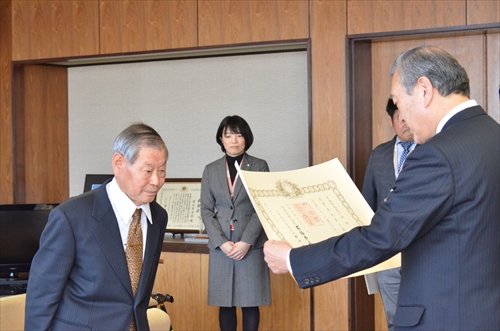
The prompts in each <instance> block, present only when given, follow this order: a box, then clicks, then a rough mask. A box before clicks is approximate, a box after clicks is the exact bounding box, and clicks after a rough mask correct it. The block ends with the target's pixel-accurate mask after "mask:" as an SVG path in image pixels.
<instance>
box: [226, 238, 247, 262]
mask: <svg viewBox="0 0 500 331" xmlns="http://www.w3.org/2000/svg"><path fill="white" fill-rule="evenodd" d="M220 249H221V250H222V252H223V253H224V254H226V256H227V257H228V258H230V259H234V260H242V259H243V258H244V257H245V256H246V255H247V253H248V250H249V249H250V245H249V244H247V243H246V242H243V241H238V242H237V243H233V242H232V241H226V242H225V243H224V244H222V245H221V246H220Z"/></svg>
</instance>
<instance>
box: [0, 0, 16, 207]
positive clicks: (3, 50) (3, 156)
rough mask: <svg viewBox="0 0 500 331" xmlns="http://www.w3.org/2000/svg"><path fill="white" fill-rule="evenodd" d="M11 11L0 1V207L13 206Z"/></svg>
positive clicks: (7, 3)
mask: <svg viewBox="0 0 500 331" xmlns="http://www.w3.org/2000/svg"><path fill="white" fill-rule="evenodd" d="M11 8H12V4H11V1H0V45H2V46H1V47H0V174H2V175H1V177H0V204H10V203H13V202H14V160H13V158H12V155H13V137H12V134H13V127H12V68H11V59H12V26H11V18H12V15H11V13H12V9H11Z"/></svg>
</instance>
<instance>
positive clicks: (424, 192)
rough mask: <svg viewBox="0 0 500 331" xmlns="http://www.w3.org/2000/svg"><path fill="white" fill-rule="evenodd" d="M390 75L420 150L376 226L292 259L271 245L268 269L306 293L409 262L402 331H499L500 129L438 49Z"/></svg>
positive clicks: (281, 245) (426, 49)
mask: <svg viewBox="0 0 500 331" xmlns="http://www.w3.org/2000/svg"><path fill="white" fill-rule="evenodd" d="M391 75H392V76H393V80H392V87H391V94H392V95H391V97H392V99H393V101H394V103H395V104H396V106H397V107H398V109H399V110H400V113H401V117H402V119H404V120H405V121H406V123H407V124H408V126H409V127H410V129H411V131H412V133H413V134H414V140H415V142H416V143H418V144H419V145H421V146H419V148H417V149H415V150H414V151H413V152H412V153H411V154H410V155H409V156H408V158H407V159H406V161H405V166H404V169H403V171H402V172H401V173H400V174H399V177H398V179H397V180H396V182H395V184H394V186H393V188H392V189H391V191H390V192H389V194H388V195H387V197H386V198H385V200H384V202H383V203H382V204H380V206H379V207H378V209H377V211H376V213H375V216H374V217H373V219H372V221H371V224H370V225H369V226H363V227H356V228H354V229H352V230H351V231H348V232H346V233H344V234H342V235H339V236H335V237H332V238H330V239H327V240H324V241H322V242H319V243H316V244H311V245H305V246H302V247H297V248H293V249H291V246H290V245H289V244H288V243H286V242H284V241H269V242H267V243H266V244H265V246H264V253H265V260H266V262H267V263H268V265H269V267H270V269H271V270H272V271H273V272H275V273H287V272H291V273H292V274H293V276H294V278H295V280H296V281H297V283H298V285H299V286H300V287H301V288H308V287H312V286H316V285H321V284H324V283H326V282H329V281H332V280H336V279H338V278H341V277H344V276H346V275H349V274H351V273H353V272H356V271H359V270H362V269H365V268H368V267H371V266H374V265H376V264H378V263H380V262H382V261H384V260H386V259H388V258H390V257H392V256H393V255H395V254H397V253H399V252H401V256H402V268H401V270H402V273H401V285H400V290H399V296H398V304H397V309H396V314H395V317H394V329H395V330H498V326H499V325H500V314H498V307H500V286H498V279H499V278H500V264H499V263H498V261H499V260H500V241H499V240H498V238H500V204H499V203H498V202H499V201H500V144H499V141H500V125H499V124H498V123H496V122H495V121H494V120H493V119H492V118H491V117H490V116H488V115H487V114H486V112H485V111H484V110H483V109H482V108H481V107H480V106H478V105H477V103H476V102H475V101H474V100H470V99H469V93H470V91H469V79H468V76H467V73H466V72H465V70H464V69H463V67H462V66H460V64H459V63H458V62H457V61H456V60H455V59H454V58H453V57H452V56H451V55H450V54H448V53H447V52H445V51H443V50H441V49H439V48H436V47H431V46H422V47H417V48H414V49H411V50H409V51H407V52H404V53H402V54H401V55H399V56H398V58H397V59H396V60H395V62H394V63H393V66H392V68H391Z"/></svg>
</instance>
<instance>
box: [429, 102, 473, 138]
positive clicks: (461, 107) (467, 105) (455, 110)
mask: <svg viewBox="0 0 500 331" xmlns="http://www.w3.org/2000/svg"><path fill="white" fill-rule="evenodd" d="M474 106H477V102H476V100H467V101H465V102H462V103H461V104H459V105H458V106H456V107H455V108H453V109H452V110H450V111H449V112H448V114H446V115H445V117H443V118H442V119H441V121H439V124H438V126H437V128H436V134H438V133H439V132H441V130H443V127H444V125H445V124H446V122H448V121H449V120H450V118H452V117H453V116H455V115H456V114H458V113H459V112H461V111H462V110H464V109H466V108H470V107H474Z"/></svg>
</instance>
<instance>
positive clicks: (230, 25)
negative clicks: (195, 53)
mask: <svg viewBox="0 0 500 331" xmlns="http://www.w3.org/2000/svg"><path fill="white" fill-rule="evenodd" d="M198 34H199V40H198V46H212V45H225V44H239V43H249V42H261V41H275V40H276V41H277V40H288V39H303V38H308V36H309V17H308V1H307V0H278V1H254V0H232V1H212V0H199V1H198Z"/></svg>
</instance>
